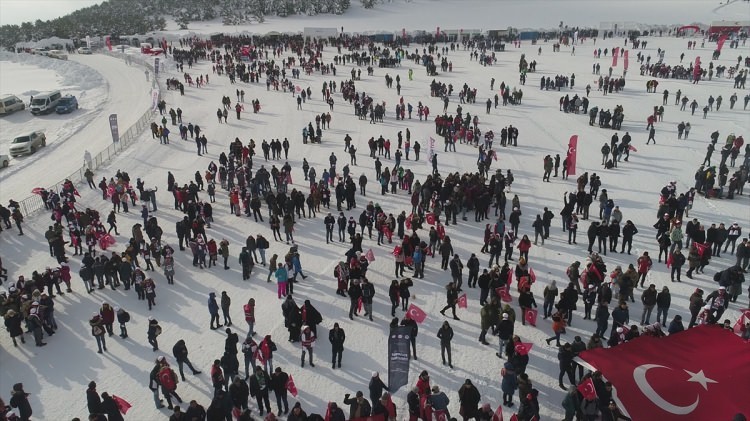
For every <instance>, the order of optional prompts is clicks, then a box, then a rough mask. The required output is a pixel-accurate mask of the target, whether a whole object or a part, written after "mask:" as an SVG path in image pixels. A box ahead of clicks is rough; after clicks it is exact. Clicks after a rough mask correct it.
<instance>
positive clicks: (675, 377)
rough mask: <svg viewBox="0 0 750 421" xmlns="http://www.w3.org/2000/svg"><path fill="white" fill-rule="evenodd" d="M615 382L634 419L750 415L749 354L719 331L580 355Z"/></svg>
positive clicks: (705, 329)
mask: <svg viewBox="0 0 750 421" xmlns="http://www.w3.org/2000/svg"><path fill="white" fill-rule="evenodd" d="M580 358H582V359H583V360H584V361H586V362H588V363H589V364H591V365H592V366H593V367H595V368H596V369H597V370H599V371H601V372H602V374H604V376H605V377H606V378H607V380H609V381H611V382H612V384H613V385H614V386H615V388H616V389H617V396H618V398H619V399H620V402H622V404H623V406H624V408H625V409H626V410H627V411H628V413H629V415H630V417H631V418H633V419H636V420H641V419H659V420H660V421H671V420H686V419H693V420H709V419H710V420H722V419H731V418H732V417H733V416H734V415H735V414H737V413H741V412H745V413H747V410H748V403H747V402H748V401H747V397H748V396H750V382H748V381H747V379H750V352H748V350H747V344H746V343H745V342H744V341H743V340H742V339H740V338H739V337H738V336H737V335H735V334H734V333H732V332H729V331H727V330H726V329H722V328H720V327H718V326H698V327H696V328H693V329H688V330H686V331H684V332H682V333H680V334H679V335H670V336H667V337H663V338H655V337H653V336H640V337H638V338H635V339H633V340H632V341H630V342H627V343H623V344H620V345H618V346H616V347H614V348H607V349H593V350H589V351H583V352H582V353H581V355H580Z"/></svg>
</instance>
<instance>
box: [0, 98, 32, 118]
mask: <svg viewBox="0 0 750 421" xmlns="http://www.w3.org/2000/svg"><path fill="white" fill-rule="evenodd" d="M24 108H26V104H24V103H23V101H21V98H19V97H17V96H15V95H3V96H2V97H0V115H8V114H11V113H14V112H16V111H20V110H23V109H24Z"/></svg>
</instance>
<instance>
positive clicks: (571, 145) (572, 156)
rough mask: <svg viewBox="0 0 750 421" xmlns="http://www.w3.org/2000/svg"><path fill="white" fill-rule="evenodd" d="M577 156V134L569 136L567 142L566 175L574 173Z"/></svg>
mask: <svg viewBox="0 0 750 421" xmlns="http://www.w3.org/2000/svg"><path fill="white" fill-rule="evenodd" d="M577 156H578V135H573V136H570V141H569V142H568V175H576V157H577Z"/></svg>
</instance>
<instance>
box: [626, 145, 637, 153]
mask: <svg viewBox="0 0 750 421" xmlns="http://www.w3.org/2000/svg"><path fill="white" fill-rule="evenodd" d="M628 149H629V150H631V151H633V152H638V149H636V148H635V146H633V145H628Z"/></svg>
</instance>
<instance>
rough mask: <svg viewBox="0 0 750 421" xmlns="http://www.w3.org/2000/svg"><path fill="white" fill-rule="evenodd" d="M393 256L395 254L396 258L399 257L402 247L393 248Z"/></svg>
mask: <svg viewBox="0 0 750 421" xmlns="http://www.w3.org/2000/svg"><path fill="white" fill-rule="evenodd" d="M391 254H393V255H394V256H398V255H399V254H401V246H396V247H394V248H393V253H391Z"/></svg>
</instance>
